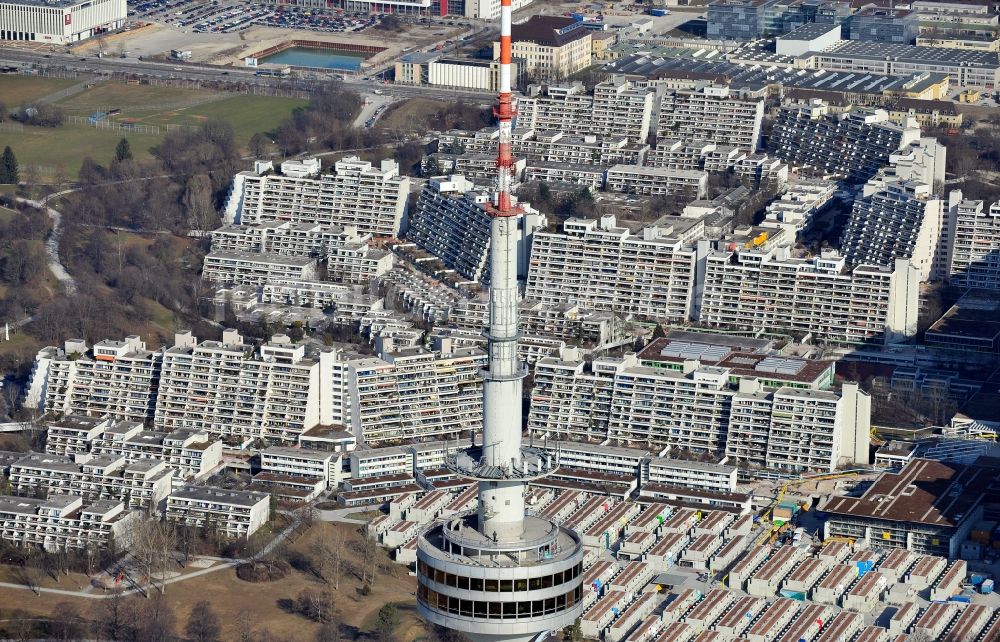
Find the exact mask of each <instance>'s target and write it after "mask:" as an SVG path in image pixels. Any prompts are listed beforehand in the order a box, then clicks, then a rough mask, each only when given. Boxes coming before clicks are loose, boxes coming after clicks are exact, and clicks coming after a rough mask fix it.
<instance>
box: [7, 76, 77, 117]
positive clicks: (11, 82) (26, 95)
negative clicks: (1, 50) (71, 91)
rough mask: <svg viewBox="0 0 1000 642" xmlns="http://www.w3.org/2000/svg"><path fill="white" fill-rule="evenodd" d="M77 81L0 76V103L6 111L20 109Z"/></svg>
mask: <svg viewBox="0 0 1000 642" xmlns="http://www.w3.org/2000/svg"><path fill="white" fill-rule="evenodd" d="M78 82H80V81H79V80H64V79H62V78H35V77H33V76H19V75H17V74H2V75H0V102H2V103H4V104H5V105H6V106H7V108H8V109H13V108H14V107H20V106H21V105H26V104H30V103H33V102H35V101H36V100H38V99H39V98H43V97H45V96H48V95H49V94H52V93H55V92H57V91H59V90H60V89H65V88H67V87H70V86H72V85H75V84H76V83H78Z"/></svg>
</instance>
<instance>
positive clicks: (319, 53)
mask: <svg viewBox="0 0 1000 642" xmlns="http://www.w3.org/2000/svg"><path fill="white" fill-rule="evenodd" d="M365 57H366V56H364V55H363V54H360V53H354V52H344V51H337V50H336V49H316V48H313V47H289V48H288V49H285V50H284V51H279V52H278V53H276V54H273V55H271V56H267V57H266V58H263V59H262V60H261V62H266V63H272V64H276V65H290V66H292V67H315V68H319V69H343V70H345V71H357V70H358V69H360V68H361V63H362V62H363V61H364V59H365Z"/></svg>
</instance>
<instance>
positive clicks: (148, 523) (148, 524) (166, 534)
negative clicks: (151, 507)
mask: <svg viewBox="0 0 1000 642" xmlns="http://www.w3.org/2000/svg"><path fill="white" fill-rule="evenodd" d="M176 539H177V538H176V534H175V533H174V529H173V528H172V527H171V526H170V525H169V524H167V523H166V522H162V521H160V520H158V519H155V518H152V517H146V518H144V519H142V520H141V521H140V522H138V523H137V524H136V525H135V527H134V528H133V529H132V532H131V546H130V547H129V552H131V553H132V556H133V558H134V559H135V560H136V563H137V564H138V565H139V570H140V572H141V575H142V577H143V579H144V580H145V581H148V582H149V585H150V586H155V585H156V584H155V582H154V579H155V576H156V575H159V576H160V579H161V582H160V593H163V592H165V591H166V578H165V577H164V573H165V572H166V571H167V569H168V568H169V567H170V565H171V563H172V562H174V548H175V547H176V544H177V541H176ZM146 597H149V593H148V592H147V593H146Z"/></svg>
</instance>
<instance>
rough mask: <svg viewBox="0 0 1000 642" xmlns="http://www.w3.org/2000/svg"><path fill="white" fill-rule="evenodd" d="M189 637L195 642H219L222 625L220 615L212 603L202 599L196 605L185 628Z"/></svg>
mask: <svg viewBox="0 0 1000 642" xmlns="http://www.w3.org/2000/svg"><path fill="white" fill-rule="evenodd" d="M184 632H185V633H187V636H188V638H190V639H191V640H192V641H193V642H219V640H220V639H221V637H222V626H221V625H220V624H219V616H217V615H216V614H215V611H214V610H212V605H211V604H209V603H208V602H206V601H204V600H202V601H201V602H198V603H197V604H195V605H194V608H192V609H191V614H190V615H189V616H188V623H187V626H186V627H185V628H184Z"/></svg>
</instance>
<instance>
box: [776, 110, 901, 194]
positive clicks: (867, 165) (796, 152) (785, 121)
mask: <svg viewBox="0 0 1000 642" xmlns="http://www.w3.org/2000/svg"><path fill="white" fill-rule="evenodd" d="M919 137H920V127H919V126H917V124H916V122H915V121H914V122H908V123H906V124H904V125H897V124H895V123H893V122H890V120H889V114H888V113H886V112H885V111H883V110H879V109H875V110H872V109H862V108H855V109H851V110H850V111H848V112H846V113H843V114H836V115H835V114H832V113H830V109H829V105H827V103H825V102H823V101H822V100H818V99H814V100H811V101H810V102H809V103H808V104H805V105H802V104H790V105H785V106H783V107H782V108H781V111H780V112H779V114H778V118H777V120H776V121H775V124H774V134H773V135H772V136H771V139H770V141H769V145H768V151H769V153H771V154H774V155H775V156H777V157H778V158H781V159H783V160H785V161H787V162H788V163H789V164H790V165H792V166H794V167H804V168H805V167H807V168H810V169H812V170H813V171H815V172H821V173H824V174H830V175H835V176H841V177H844V178H846V179H847V180H848V181H851V182H855V183H862V182H864V181H867V180H868V179H869V178H871V177H872V176H874V175H875V174H876V173H877V172H878V170H879V169H881V168H882V167H883V166H884V165H887V164H888V161H889V156H890V155H891V154H892V153H893V152H895V151H897V150H899V149H901V148H903V147H906V146H908V145H909V144H910V143H911V142H913V141H915V140H917V139H918V138H919Z"/></svg>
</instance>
